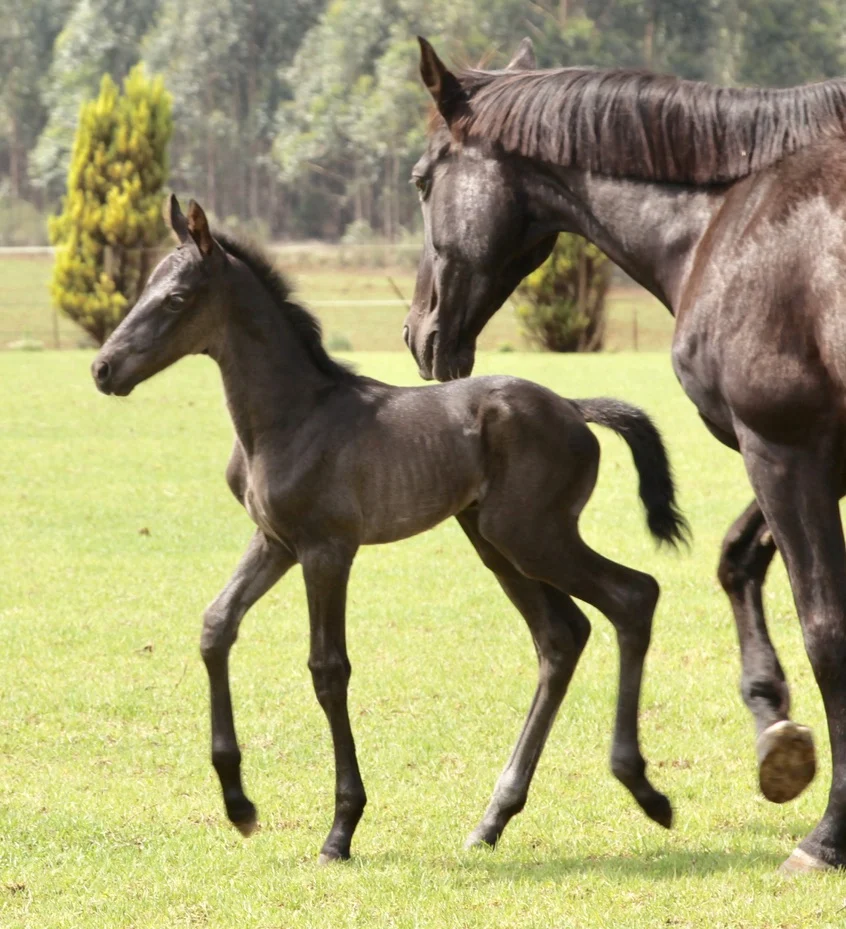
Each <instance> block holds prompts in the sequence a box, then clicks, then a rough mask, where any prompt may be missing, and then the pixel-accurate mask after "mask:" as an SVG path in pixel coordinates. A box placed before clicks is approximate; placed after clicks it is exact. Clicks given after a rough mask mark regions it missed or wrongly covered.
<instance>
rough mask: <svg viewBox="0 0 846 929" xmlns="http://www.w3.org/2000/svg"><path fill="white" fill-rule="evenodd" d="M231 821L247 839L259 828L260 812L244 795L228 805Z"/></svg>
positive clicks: (227, 809)
mask: <svg viewBox="0 0 846 929" xmlns="http://www.w3.org/2000/svg"><path fill="white" fill-rule="evenodd" d="M226 812H227V814H228V815H229V821H230V822H231V823H232V825H233V826H234V827H235V828H236V829H237V830H238V832H240V833H241V835H242V836H243V837H244V838H245V839H249V837H250V836H251V835H252V834H253V833H254V832H255V831H256V830H257V829H258V813H257V812H256V808H255V806H254V805H253V804H252V803H251V802H250V801H249V800H248V799H247V798H246V797H244V796H241V797H239V798H238V799H237V800H236V801H233V802H230V803H228V804H227V805H226Z"/></svg>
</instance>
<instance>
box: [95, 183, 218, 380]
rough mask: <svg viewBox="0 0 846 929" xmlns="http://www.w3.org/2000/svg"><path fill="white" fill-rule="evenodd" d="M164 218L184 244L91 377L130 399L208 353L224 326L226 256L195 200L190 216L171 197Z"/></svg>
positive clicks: (154, 277) (155, 276) (163, 265)
mask: <svg viewBox="0 0 846 929" xmlns="http://www.w3.org/2000/svg"><path fill="white" fill-rule="evenodd" d="M164 214H165V220H166V222H167V224H168V225H169V226H170V228H171V230H172V231H173V234H174V236H175V237H176V239H177V241H178V242H179V246H178V247H177V248H176V249H174V250H173V251H172V252H171V253H170V254H169V255H167V257H166V258H164V259H163V260H162V261H161V262H160V263H159V265H158V266H157V267H156V269H155V270H154V271H153V273H152V274H151V275H150V278H149V280H148V281H147V284H146V286H145V287H144V290H143V292H142V293H141V296H140V297H139V298H138V302H137V303H136V304H135V306H134V307H133V308H132V310H131V311H130V313H129V314H128V315H127V317H126V318H125V319H124V320H123V322H122V323H121V324H120V325H119V326H118V327H117V329H115V331H114V332H113V333H112V334H111V336H110V337H109V339H108V340H107V341H106V343H105V345H103V347H102V348H101V349H100V351H99V352H98V353H97V357H96V358H95V359H94V362H93V364H92V365H91V373H92V374H93V376H94V381H95V383H96V384H97V387H98V389H99V390H101V391H102V392H103V393H105V394H117V395H118V396H121V397H125V396H126V395H127V394H129V393H131V391H132V390H133V388H134V387H135V386H136V385H138V384H140V383H141V382H142V381H146V380H147V378H149V377H152V376H153V375H154V374H157V373H158V372H159V371H162V370H164V369H165V368H167V367H168V366H170V365H172V364H173V363H174V362H175V361H178V360H179V359H180V358H182V357H183V356H184V355H198V354H202V353H205V352H208V351H209V349H210V348H211V347H212V341H213V339H214V337H215V333H216V332H217V331H218V329H219V327H220V323H221V320H222V314H223V299H224V296H223V295H224V289H223V288H222V287H221V286H219V285H220V280H221V276H222V274H223V272H224V269H225V267H226V264H227V257H226V253H225V252H224V250H223V249H222V248H221V246H220V245H219V244H218V243H217V242H216V241H215V239H214V238H213V237H212V234H211V232H210V230H209V224H208V221H207V220H206V215H205V213H204V212H203V210H202V208H201V207H200V206H199V204H197V203H195V202H194V201H193V200H192V201H191V202H190V203H189V204H188V215H187V216H185V215H184V214H183V212H182V210H181V209H180V208H179V203H178V201H177V199H176V197H174V196H173V195H171V196H170V197H169V198H168V199H167V200H166V201H165V208H164Z"/></svg>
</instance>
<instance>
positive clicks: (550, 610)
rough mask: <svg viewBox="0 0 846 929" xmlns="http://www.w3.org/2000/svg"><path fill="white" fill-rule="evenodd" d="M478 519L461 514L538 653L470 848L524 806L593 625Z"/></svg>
mask: <svg viewBox="0 0 846 929" xmlns="http://www.w3.org/2000/svg"><path fill="white" fill-rule="evenodd" d="M477 520H478V511H477V510H476V509H475V508H474V509H470V510H465V511H464V512H463V513H461V514H459V516H458V521H459V523H460V524H461V527H462V528H463V529H464V531H465V532H466V533H467V536H468V538H469V539H470V541H471V542H472V543H473V546H474V547H475V549H476V551H477V552H478V554H479V556H480V557H481V559H482V561H483V562H484V563H485V565H486V566H487V567H488V568H490V570H491V571H493V572H494V574H495V575H496V579H497V580H498V581H499V584H500V586H501V587H502V589H503V590H504V591H505V593H506V594H507V595H508V597H509V599H510V600H511V602H512V603H513V604H514V606H516V607H517V609H518V610H519V611H520V613H521V614H522V615H523V618H524V619H525V620H526V624H527V625H528V627H529V630H530V631H531V633H532V639H533V640H534V644H535V650H536V651H537V655H538V686H537V690H536V691H535V695H534V698H533V699H532V705H531V707H530V709H529V714H528V716H527V718H526V722H525V724H524V725H523V729H522V731H521V733H520V737H519V738H518V740H517V744H516V745H515V747H514V751H513V752H512V753H511V757H510V758H509V759H508V764H507V765H506V766H505V770H504V771H503V772H502V774H501V775H500V776H499V779H498V780H497V782H496V787H495V788H494V793H493V797H492V798H491V801H490V803H489V804H488V808H487V810H486V811H485V815H484V816H483V818H482V821H481V822H480V823H479V825H478V826H477V827H476V829H475V830H474V831H473V832H472V833H471V835H470V837H469V838H468V840H467V842H466V847H468V848H469V847H470V846H473V845H481V844H485V845H495V844H496V842H497V840H498V839H499V837H500V835H502V831H503V829H504V828H505V826H506V824H507V823H508V821H509V820H510V819H511V817H512V816H514V815H515V814H517V813H519V812H520V810H522V809H523V806H524V805H525V803H526V797H527V796H528V793H529V785H530V783H531V780H532V777H533V775H534V773H535V769H536V767H537V764H538V761H539V760H540V756H541V752H542V751H543V747H544V744H545V742H546V739H547V736H548V735H549V731H550V729H551V728H552V723H553V721H554V720H555V715H556V713H557V712H558V708H559V707H560V706H561V701H562V700H563V699H564V694H565V693H566V692H567V686H568V684H569V683H570V678H571V677H572V676H573V671H574V670H575V668H576V663H577V662H578V660H579V656H580V655H581V653H582V650H583V649H584V647H585V644H586V643H587V640H588V636H589V635H590V623H589V622H588V621H587V618H586V617H585V616H584V614H583V613H582V611H581V610H580V609H579V608H578V607H577V606H576V604H575V603H573V601H572V600H571V599H570V598H569V597H568V596H566V595H565V594H562V593H561V592H560V591H558V590H556V589H555V588H553V587H549V586H547V585H545V584H540V583H538V582H537V581H533V580H530V579H529V578H527V577H524V576H522V575H521V574H519V572H517V571H516V570H515V568H514V566H513V565H512V564H510V563H509V562H508V560H507V559H506V558H504V557H503V556H502V555H501V554H500V553H499V552H498V551H497V550H496V549H495V548H494V547H493V546H492V545H491V544H490V543H489V542H486V541H485V540H484V539H483V538H482V536H481V535H480V533H479V530H478V526H477Z"/></svg>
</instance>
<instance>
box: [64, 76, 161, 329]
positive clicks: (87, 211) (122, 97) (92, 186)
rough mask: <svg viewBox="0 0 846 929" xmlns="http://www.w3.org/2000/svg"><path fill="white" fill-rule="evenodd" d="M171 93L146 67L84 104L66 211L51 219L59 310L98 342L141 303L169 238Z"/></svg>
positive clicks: (106, 85) (107, 82) (106, 82)
mask: <svg viewBox="0 0 846 929" xmlns="http://www.w3.org/2000/svg"><path fill="white" fill-rule="evenodd" d="M171 129H172V120H171V101H170V95H169V94H168V93H167V91H166V90H165V88H164V84H163V83H162V81H161V79H160V78H153V79H150V78H148V77H147V76H146V75H145V73H144V70H143V68H142V66H141V65H138V66H136V67H135V68H133V69H132V71H130V73H129V74H128V75H127V77H126V79H125V80H124V82H123V93H122V94H121V93H119V91H118V88H117V86H116V84H115V82H114V81H113V80H112V79H111V77H109V75H105V76H104V77H103V80H102V82H101V84H100V94H99V96H98V97H97V99H96V100H92V101H90V102H88V103H85V104H83V106H82V108H81V110H80V116H79V126H78V128H77V131H76V139H75V141H74V148H73V155H72V157H71V163H70V168H69V170H68V190H67V195H66V197H65V199H64V204H63V210H62V213H61V214H60V215H59V216H57V217H55V218H54V219H52V220H51V221H50V238H51V241H52V242H53V243H54V245H56V246H57V249H56V263H55V267H54V271H53V282H52V288H51V290H52V295H53V300H54V301H55V303H56V305H57V306H58V307H59V308H60V309H61V310H62V312H63V313H65V314H66V315H67V316H69V317H70V318H71V319H73V320H75V321H76V322H77V323H79V325H80V326H81V327H82V328H83V329H84V330H85V331H86V332H88V333H89V334H90V335H91V336H92V338H93V339H95V341H96V342H97V343H98V344H102V343H103V342H104V341H105V340H106V339H107V338H108V336H109V334H110V333H111V332H112V331H113V330H114V329H115V327H116V326H117V325H118V323H119V322H120V321H121V319H123V317H124V316H125V315H126V313H127V311H128V310H129V309H130V308H131V307H132V305H133V303H134V302H135V300H136V298H137V296H138V293H139V292H140V289H141V287H142V286H143V284H144V281H145V279H146V276H147V273H148V272H149V268H150V262H151V260H152V257H153V254H154V249H155V246H157V245H158V244H159V243H160V242H161V240H162V237H163V236H164V233H165V227H164V222H163V220H162V216H161V200H162V193H161V192H162V186H163V184H164V182H165V179H166V177H167V146H168V142H169V140H170V135H171Z"/></svg>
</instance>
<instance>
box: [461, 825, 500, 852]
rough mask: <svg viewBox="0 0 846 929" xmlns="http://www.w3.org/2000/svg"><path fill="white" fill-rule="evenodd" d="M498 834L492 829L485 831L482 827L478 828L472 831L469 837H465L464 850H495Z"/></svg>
mask: <svg viewBox="0 0 846 929" xmlns="http://www.w3.org/2000/svg"><path fill="white" fill-rule="evenodd" d="M499 836H500V834H499V833H498V832H496V830H493V829H485V828H484V827H482V826H478V827H477V828H476V829H474V830H473V831H472V832H471V833H470V835H469V836H467V841H466V842H465V843H464V847H465V848H496V843H497V841H498V840H499Z"/></svg>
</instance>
